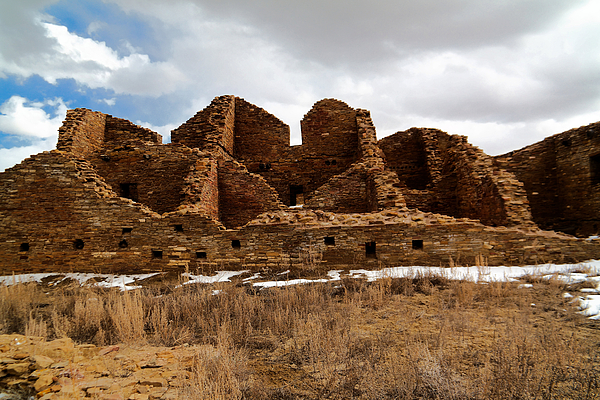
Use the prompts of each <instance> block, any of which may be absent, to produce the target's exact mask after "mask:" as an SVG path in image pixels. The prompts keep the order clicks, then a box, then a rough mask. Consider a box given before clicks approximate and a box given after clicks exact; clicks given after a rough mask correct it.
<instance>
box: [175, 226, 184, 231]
mask: <svg viewBox="0 0 600 400" xmlns="http://www.w3.org/2000/svg"><path fill="white" fill-rule="evenodd" d="M175 232H183V225H175Z"/></svg>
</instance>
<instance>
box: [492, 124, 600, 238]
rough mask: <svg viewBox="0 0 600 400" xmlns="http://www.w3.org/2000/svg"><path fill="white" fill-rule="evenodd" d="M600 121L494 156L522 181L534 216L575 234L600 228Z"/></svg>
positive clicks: (540, 222)
mask: <svg viewBox="0 0 600 400" xmlns="http://www.w3.org/2000/svg"><path fill="white" fill-rule="evenodd" d="M598 154H600V123H598V122H596V123H594V124H590V125H587V126H583V127H580V128H577V129H571V130H569V131H567V132H563V133H560V134H557V135H554V136H551V137H549V138H546V139H544V140H543V141H541V142H539V143H535V144H533V145H531V146H527V147H525V148H523V149H521V150H516V151H513V152H510V153H507V154H504V155H501V156H497V157H496V158H495V162H496V163H497V165H499V166H500V167H501V168H506V169H508V170H510V171H511V172H513V173H514V174H515V175H516V176H517V178H518V179H519V180H520V181H522V182H523V183H524V185H525V186H524V187H525V190H526V192H527V197H528V198H529V202H530V205H531V213H532V216H533V220H534V221H535V222H536V223H537V224H538V225H539V226H540V227H541V228H543V229H552V230H558V231H562V232H566V233H569V234H572V235H578V236H588V235H595V234H597V233H600V217H598V216H599V215H600V172H599V171H600V157H599V156H598Z"/></svg>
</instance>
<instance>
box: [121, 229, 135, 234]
mask: <svg viewBox="0 0 600 400" xmlns="http://www.w3.org/2000/svg"><path fill="white" fill-rule="evenodd" d="M131 231H133V228H123V233H131Z"/></svg>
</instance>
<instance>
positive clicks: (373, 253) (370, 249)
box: [365, 242, 377, 258]
mask: <svg viewBox="0 0 600 400" xmlns="http://www.w3.org/2000/svg"><path fill="white" fill-rule="evenodd" d="M365 255H366V256H367V258H377V250H376V243H375V242H367V243H365Z"/></svg>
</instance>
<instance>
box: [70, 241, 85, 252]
mask: <svg viewBox="0 0 600 400" xmlns="http://www.w3.org/2000/svg"><path fill="white" fill-rule="evenodd" d="M84 245H85V243H83V240H81V239H77V240H75V241H74V242H73V248H74V249H77V250H81V249H83V246H84Z"/></svg>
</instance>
